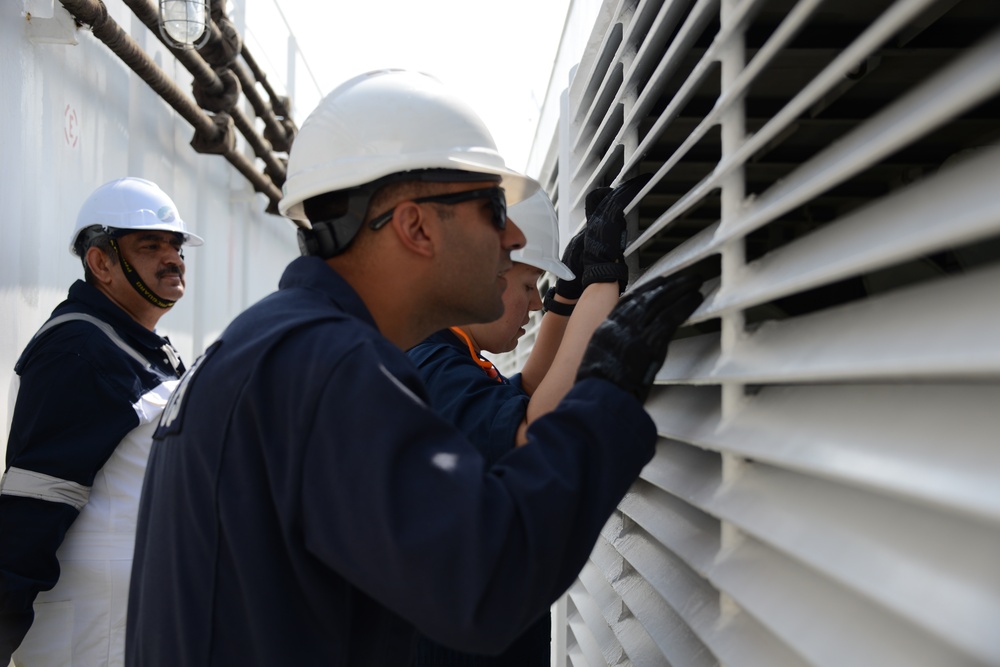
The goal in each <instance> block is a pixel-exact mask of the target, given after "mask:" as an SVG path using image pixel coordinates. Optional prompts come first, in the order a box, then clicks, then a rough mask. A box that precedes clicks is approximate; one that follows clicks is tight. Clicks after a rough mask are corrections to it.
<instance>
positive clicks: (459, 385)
mask: <svg viewBox="0 0 1000 667" xmlns="http://www.w3.org/2000/svg"><path fill="white" fill-rule="evenodd" d="M406 354H407V356H409V357H410V359H411V360H412V361H413V363H414V364H416V365H417V368H418V369H419V370H420V378H421V379H422V380H423V381H424V386H426V387H427V393H428V394H429V395H430V403H431V407H433V408H434V409H435V410H436V411H437V412H438V414H440V415H441V416H442V417H444V418H445V419H447V420H448V421H449V422H451V423H452V424H454V425H455V426H457V427H458V430H459V431H461V432H462V433H463V434H464V435H465V437H466V438H468V439H469V441H470V442H472V444H473V445H475V446H476V449H478V450H479V453H480V454H482V455H483V458H485V459H486V462H487V463H488V464H489V465H493V464H494V463H496V462H497V460H498V459H499V458H500V457H501V456H503V455H504V454H506V453H507V452H509V451H510V450H512V449H513V448H514V439H515V437H516V436H517V429H518V427H519V426H520V425H521V422H522V421H523V420H524V415H525V414H526V413H527V411H528V398H529V397H528V395H527V394H526V393H524V390H523V389H522V388H521V374H520V373H517V374H516V375H513V376H511V377H510V378H509V379H508V378H505V377H504V376H503V375H500V377H499V378H498V379H499V381H498V380H497V379H494V378H490V377H488V376H487V375H486V373H485V372H483V369H482V368H481V367H480V366H479V365H478V364H476V362H474V361H473V360H472V357H471V356H469V348H468V346H467V345H466V344H465V342H464V341H463V340H462V339H460V338H459V337H458V336H456V335H455V334H454V333H452V332H451V331H448V330H447V329H446V330H444V331H439V332H437V333H435V334H433V335H431V336H429V337H428V338H427V339H426V340H424V341H423V342H421V343H419V344H417V345H416V346H414V347H412V348H410V350H409V351H407V353H406Z"/></svg>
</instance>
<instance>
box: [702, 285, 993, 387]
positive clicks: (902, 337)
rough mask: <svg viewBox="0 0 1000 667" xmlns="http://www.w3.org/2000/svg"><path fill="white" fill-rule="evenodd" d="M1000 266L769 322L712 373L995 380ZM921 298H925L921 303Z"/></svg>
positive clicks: (768, 377) (760, 377) (783, 378)
mask: <svg viewBox="0 0 1000 667" xmlns="http://www.w3.org/2000/svg"><path fill="white" fill-rule="evenodd" d="M998 284H1000V267H997V268H989V269H981V270H979V271H976V272H974V273H970V274H968V275H966V276H961V277H949V278H945V279H941V280H937V281H933V282H930V283H928V284H920V285H917V286H915V287H910V288H907V289H905V290H899V291H897V292H891V293H889V294H885V295H882V296H879V297H872V298H869V299H866V300H864V301H860V302H856V303H850V304H848V305H845V306H840V307H838V308H832V309H829V310H825V311H822V312H819V313H815V314H812V315H805V316H802V317H799V318H796V319H794V320H786V321H780V322H779V321H771V322H767V323H765V324H763V325H761V326H760V327H759V328H758V329H757V330H756V331H755V332H753V333H752V334H747V335H746V336H745V338H744V339H743V340H742V341H740V348H739V350H738V351H737V352H734V354H732V355H730V356H729V357H728V358H727V357H726V356H723V358H722V359H721V360H720V363H719V365H718V367H717V368H716V369H715V371H713V373H712V374H713V376H715V377H718V378H733V379H737V378H738V379H740V380H741V381H743V382H753V383H756V382H789V381H795V380H800V381H801V380H805V381H818V380H843V379H848V378H850V379H855V380H857V379H862V378H864V379H871V380H874V379H884V378H892V379H907V378H913V379H916V378H920V379H929V378H932V377H938V378H957V377H966V378H981V379H989V378H996V377H997V376H998V375H1000V345H997V341H998V340H1000V307H995V306H996V304H997V285H998ZM928 304H933V305H934V307H933V308H929V307H928Z"/></svg>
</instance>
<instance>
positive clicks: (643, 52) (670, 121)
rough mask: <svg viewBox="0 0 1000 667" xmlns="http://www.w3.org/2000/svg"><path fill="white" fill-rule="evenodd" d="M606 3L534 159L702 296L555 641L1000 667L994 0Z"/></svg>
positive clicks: (561, 190)
mask: <svg viewBox="0 0 1000 667" xmlns="http://www.w3.org/2000/svg"><path fill="white" fill-rule="evenodd" d="M601 16H602V17H603V18H600V19H598V21H599V23H598V25H597V26H595V28H594V32H593V33H592V34H591V38H590V42H589V44H588V48H587V49H586V56H585V58H584V60H582V61H581V62H580V64H579V66H578V68H577V70H576V73H575V77H574V79H573V81H572V83H571V85H570V88H569V90H568V93H567V94H566V96H565V98H564V104H563V110H562V118H561V124H562V125H561V128H560V132H559V137H555V138H554V141H556V142H557V143H558V150H553V151H550V153H549V154H550V156H552V157H551V159H549V160H548V162H547V166H546V168H545V173H543V174H542V175H541V180H542V182H543V184H544V185H545V186H546V188H547V189H548V190H549V192H551V193H553V195H554V199H555V200H556V201H557V205H558V207H559V209H560V214H561V216H563V219H564V220H566V219H570V220H572V221H573V222H572V225H573V226H579V225H580V224H582V216H583V214H582V209H583V198H584V197H585V195H586V193H587V192H588V191H589V190H590V189H591V188H593V187H597V186H601V185H612V184H616V183H618V182H620V181H622V180H624V179H626V178H628V177H630V176H632V175H635V174H637V173H640V172H641V173H654V174H655V177H654V178H653V180H652V181H651V183H650V184H649V185H648V186H647V188H646V191H644V192H643V193H641V195H640V196H639V197H638V198H637V200H636V202H635V203H634V204H633V206H632V210H631V211H630V214H631V219H632V221H631V223H630V224H631V228H630V234H629V238H630V239H631V242H630V244H629V246H628V250H627V255H628V261H629V262H630V267H631V270H632V279H633V280H632V284H633V285H634V284H637V283H640V282H642V281H643V280H646V279H648V278H650V277H652V276H656V275H664V274H673V273H678V272H688V271H694V272H697V273H699V274H701V275H702V276H704V277H705V278H706V279H707V283H706V289H705V292H706V294H707V298H706V300H705V303H704V304H703V305H702V307H701V308H700V309H699V310H698V311H697V312H696V313H695V315H694V317H693V318H692V320H691V322H690V323H689V326H688V327H686V328H685V329H683V330H682V331H681V332H680V333H679V337H678V340H675V342H674V343H673V344H672V345H671V348H670V353H669V356H668V359H667V363H666V364H665V365H664V367H663V369H662V371H661V372H660V374H659V376H658V386H657V387H656V388H655V389H654V391H653V393H652V395H651V397H650V400H649V402H648V403H647V409H648V411H649V413H650V414H651V415H652V416H653V418H654V420H655V421H656V423H657V425H658V430H659V433H660V443H659V446H658V450H657V454H656V457H655V459H654V460H653V462H652V463H651V464H650V465H649V466H648V467H647V468H646V469H645V471H644V472H643V474H642V478H641V479H640V480H639V481H638V482H637V483H636V484H635V486H634V488H633V489H632V490H631V492H630V493H629V494H628V496H627V497H626V498H625V499H624V501H623V502H622V503H621V505H620V507H619V511H618V512H616V514H615V515H614V516H613V517H612V519H611V520H610V521H609V523H608V525H607V526H606V528H605V530H604V534H603V536H602V538H601V539H600V540H599V541H598V543H597V545H596V547H595V549H594V551H593V554H592V555H591V558H590V561H589V562H588V563H587V565H586V567H585V568H584V570H583V572H582V573H581V575H580V578H579V580H578V581H577V582H576V583H575V584H574V585H573V586H572V588H571V589H570V590H569V591H568V593H567V595H566V597H565V600H564V602H562V603H561V604H560V607H559V613H557V615H556V619H557V628H556V655H557V663H556V664H558V665H560V666H563V665H576V666H579V665H605V664H607V665H627V664H633V665H676V666H687V665H696V666H701V665H715V664H725V665H727V666H729V667H736V666H743V665H748V666H749V665H754V666H761V667H775V666H783V665H824V666H830V667H855V666H862V665H877V666H879V667H886V666H896V665H899V666H906V667H915V666H924V665H926V666H934V667H956V666H962V665H994V666H996V665H1000V143H998V142H1000V2H997V1H996V0H969V1H965V2H959V1H957V0H946V1H941V0H897V1H895V2H892V1H890V0H881V1H880V0H827V1H825V2H823V1H822V0H800V1H798V2H795V1H793V0H773V1H764V0H759V1H757V0H744V1H742V2H738V1H736V0H657V1H653V0H650V1H638V2H636V1H634V0H633V1H628V0H626V1H623V2H614V1H612V0H609V1H608V2H606V3H605V11H604V12H603V13H602V14H601ZM560 137H561V138H562V140H561V142H560V141H559V138H560ZM621 446H627V443H622V444H621Z"/></svg>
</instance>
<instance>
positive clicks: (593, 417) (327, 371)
mask: <svg viewBox="0 0 1000 667" xmlns="http://www.w3.org/2000/svg"><path fill="white" fill-rule="evenodd" d="M279 287H280V289H279V290H278V291H277V292H276V293H274V294H272V295H270V296H268V297H266V298H265V299H263V300H262V301H260V302H259V303H257V304H256V305H254V306H252V307H250V308H249V309H247V310H246V311H245V312H244V313H242V314H241V315H240V316H238V317H237V318H236V319H235V320H234V321H233V323H232V324H231V325H230V326H229V327H227V329H226V330H225V331H224V332H223V333H222V335H221V337H220V338H219V340H218V341H216V343H215V344H214V345H213V346H212V347H211V348H210V349H209V350H207V351H206V353H205V354H204V355H203V356H202V357H201V358H200V359H199V360H198V362H196V364H195V365H194V366H193V367H192V369H191V371H190V372H189V373H188V374H186V375H185V377H184V379H183V380H182V381H181V385H180V387H178V389H177V391H176V392H175V393H174V394H173V398H172V399H171V403H170V404H169V405H168V406H167V408H166V410H165V411H164V416H163V418H162V421H161V425H160V428H159V430H158V433H157V435H156V438H155V439H154V443H153V450H152V453H151V455H150V461H149V466H148V469H147V474H146V481H145V487H144V489H143V497H142V502H141V504H140V509H139V527H138V535H137V538H136V553H135V561H134V566H133V572H132V585H131V589H130V597H129V619H128V630H127V632H128V634H127V638H126V664H128V665H131V666H133V667H138V666H140V665H142V666H143V667H156V666H157V665H164V666H167V665H169V666H170V667H174V666H175V665H186V666H194V665H226V666H227V667H228V666H231V665H240V666H241V667H248V666H252V665H262V666H263V665H267V666H268V667H270V666H272V665H279V664H289V665H292V664H294V665H334V666H336V665H351V666H352V667H356V666H364V665H402V664H405V663H406V662H408V661H409V659H410V657H411V655H412V648H413V644H414V642H415V636H416V630H419V631H421V632H423V633H424V634H426V635H428V636H429V637H431V638H432V639H434V640H436V641H439V642H442V643H444V644H446V645H449V646H453V647H455V648H460V649H464V650H476V651H486V652H496V651H499V650H500V649H502V647H503V646H505V645H506V644H507V643H509V642H510V641H511V639H513V637H515V636H516V635H517V633H518V632H520V631H521V630H522V629H523V628H524V627H525V626H526V625H527V624H528V623H529V622H530V621H531V620H532V619H534V618H536V617H537V616H538V614H539V613H540V612H542V611H543V610H545V609H546V608H547V607H548V606H549V605H550V604H551V603H552V602H553V601H554V600H555V599H556V598H557V597H558V596H559V595H560V594H561V593H562V592H563V591H564V590H565V589H566V588H567V587H568V586H569V585H570V584H571V583H572V581H573V579H574V578H575V577H576V575H577V573H578V572H579V570H580V568H581V567H582V566H583V564H584V562H585V561H586V559H587V557H588V555H589V553H590V551H591V549H592V547H593V544H594V541H595V540H596V538H597V536H598V534H599V532H600V530H601V527H602V526H603V525H604V523H605V521H606V520H607V518H608V516H610V514H611V512H612V511H613V509H614V507H615V506H616V505H617V503H618V502H619V500H620V499H621V498H622V496H623V495H624V494H625V492H626V491H627V489H628V487H629V486H630V485H631V484H632V482H633V480H634V479H635V478H636V476H637V475H638V473H639V471H640V469H641V468H642V466H643V465H645V463H646V462H648V461H649V459H650V458H651V457H652V454H653V447H654V442H655V439H656V433H655V428H654V426H653V423H652V420H651V419H650V418H649V417H648V415H646V413H645V412H644V410H643V409H642V406H641V405H640V404H639V403H638V402H637V401H636V400H635V399H634V398H633V397H632V396H631V395H629V394H628V393H626V392H624V391H622V390H620V389H619V388H617V387H616V386H614V385H612V384H610V383H607V382H605V381H603V380H597V379H593V380H587V381H584V382H581V383H579V384H578V385H577V386H576V387H575V388H574V389H573V390H572V391H571V392H570V394H569V395H568V396H567V398H566V400H565V401H564V403H563V404H562V405H561V406H560V408H559V409H558V410H556V411H555V412H553V413H552V414H550V415H548V416H546V417H544V418H542V419H539V420H538V421H537V422H535V424H533V425H532V427H531V429H530V430H529V437H530V438H531V440H532V441H533V444H535V445H536V446H529V447H522V448H519V449H518V450H516V451H514V452H512V453H510V454H509V455H507V456H506V457H504V460H503V461H502V462H501V463H500V464H499V465H496V466H494V467H492V468H490V469H489V470H486V467H485V465H484V462H483V459H482V457H481V456H480V455H479V454H478V453H477V452H476V450H475V448H474V447H472V446H471V445H470V444H469V443H468V441H467V440H466V439H465V438H464V437H463V436H462V435H461V434H460V433H459V432H458V431H457V430H456V429H455V427H454V426H452V425H450V424H449V423H448V422H447V421H445V420H443V419H442V418H441V417H440V416H438V415H437V414H436V413H435V412H434V411H433V410H431V409H430V408H428V406H427V394H426V391H425V390H424V387H423V384H422V382H421V380H420V377H419V375H418V373H417V370H416V368H415V367H414V366H413V364H412V363H411V362H410V361H409V359H408V358H407V357H406V355H405V354H404V353H403V352H401V351H400V350H399V349H397V348H396V347H395V346H393V345H392V344H391V343H390V342H389V341H388V340H386V339H385V338H384V337H383V336H382V335H381V334H379V332H378V331H377V329H376V327H375V324H374V322H373V320H372V318H371V315H370V314H369V313H368V311H367V309H366V308H365V306H364V303H363V302H362V301H361V300H360V298H359V297H358V295H357V294H356V293H355V292H354V291H353V290H352V289H351V288H350V286H349V285H348V284H347V283H346V282H344V281H343V279H341V278H340V277H339V276H338V275H337V274H336V273H335V272H334V271H332V270H331V269H330V268H329V267H328V266H327V265H326V264H325V263H324V262H323V261H321V260H319V259H317V258H314V257H302V258H298V259H296V260H294V261H293V262H292V263H291V264H290V265H289V267H288V268H287V269H286V271H285V274H284V276H283V277H282V279H281V283H280V286H279ZM609 415H615V418H614V419H611V418H610V417H609Z"/></svg>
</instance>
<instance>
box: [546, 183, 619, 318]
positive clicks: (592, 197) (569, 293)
mask: <svg viewBox="0 0 1000 667" xmlns="http://www.w3.org/2000/svg"><path fill="white" fill-rule="evenodd" d="M611 190H612V188H595V189H593V190H591V191H590V192H588V193H587V198H586V199H585V200H584V204H583V210H584V213H585V214H586V216H587V218H586V219H587V220H590V217H591V216H592V215H593V214H594V211H595V210H597V207H598V205H599V204H600V203H601V201H602V200H603V199H604V198H605V197H606V196H607V195H609V194H611ZM586 233H587V227H586V226H584V228H583V229H581V230H580V231H578V232H577V233H576V236H574V237H573V238H571V239H570V240H569V243H567V244H566V250H564V251H563V256H562V263H563V264H565V265H566V266H567V267H569V270H570V271H572V272H573V278H571V279H569V280H564V279H562V278H559V279H558V280H556V294H558V295H559V296H561V297H564V298H566V299H579V298H580V295H581V294H583V243H584V236H585V235H586Z"/></svg>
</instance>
